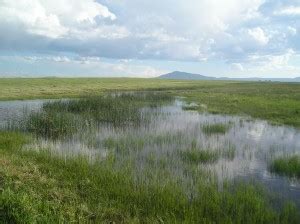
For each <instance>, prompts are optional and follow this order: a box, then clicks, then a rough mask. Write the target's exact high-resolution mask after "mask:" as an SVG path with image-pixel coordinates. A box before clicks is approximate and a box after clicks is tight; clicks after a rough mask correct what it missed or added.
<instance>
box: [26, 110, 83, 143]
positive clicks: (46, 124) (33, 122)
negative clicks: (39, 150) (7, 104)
mask: <svg viewBox="0 0 300 224" xmlns="http://www.w3.org/2000/svg"><path fill="white" fill-rule="evenodd" d="M80 123H81V121H80V119H78V118H77V119H76V117H75V116H74V115H73V114H70V113H61V112H60V113H55V112H53V111H51V112H38V113H33V114H31V115H30V116H29V118H28V120H27V122H26V126H25V130H26V131H29V132H32V133H35V134H36V135H38V136H42V137H45V138H51V139H57V138H59V137H66V136H71V135H72V134H74V133H76V132H77V131H78V129H79V126H80Z"/></svg>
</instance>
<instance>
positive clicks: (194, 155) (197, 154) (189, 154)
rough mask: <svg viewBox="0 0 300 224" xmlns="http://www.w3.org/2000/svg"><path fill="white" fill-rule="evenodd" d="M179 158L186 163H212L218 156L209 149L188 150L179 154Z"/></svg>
mask: <svg viewBox="0 0 300 224" xmlns="http://www.w3.org/2000/svg"><path fill="white" fill-rule="evenodd" d="M180 156H181V158H182V159H183V160H184V161H186V162H187V163H191V164H199V163H213V162H216V161H217V160H218V159H219V154H218V152H216V151H213V150H210V149H195V148H194V149H189V150H186V151H182V152H180Z"/></svg>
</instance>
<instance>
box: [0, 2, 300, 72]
mask: <svg viewBox="0 0 300 224" xmlns="http://www.w3.org/2000/svg"><path fill="white" fill-rule="evenodd" d="M299 53H300V0H223V1H220V0H163V1H161V0H151V1H150V0H97V1H94V0H0V76H7V77H14V76H49V75H55V76H112V77H116V76H118V77H119V76H131V77H155V76H158V75H160V74H164V73H167V72H170V71H174V70H180V71H186V72H193V73H199V74H203V75H210V76H216V77H222V76H228V77H254V76H255V77H297V76H300V54H299Z"/></svg>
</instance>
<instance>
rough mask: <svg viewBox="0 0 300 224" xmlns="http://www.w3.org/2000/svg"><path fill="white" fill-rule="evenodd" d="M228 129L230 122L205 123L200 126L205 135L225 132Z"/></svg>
mask: <svg viewBox="0 0 300 224" xmlns="http://www.w3.org/2000/svg"><path fill="white" fill-rule="evenodd" d="M229 129H230V124H222V123H218V124H205V125H203V126H202V131H203V132H204V133H205V134H206V135H214V134H225V133H226V132H227V131H228V130H229Z"/></svg>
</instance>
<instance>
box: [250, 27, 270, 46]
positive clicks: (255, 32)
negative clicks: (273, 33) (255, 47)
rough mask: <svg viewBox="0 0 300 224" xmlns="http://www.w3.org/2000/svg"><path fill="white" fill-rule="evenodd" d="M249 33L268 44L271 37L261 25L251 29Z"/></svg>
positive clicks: (255, 38)
mask: <svg viewBox="0 0 300 224" xmlns="http://www.w3.org/2000/svg"><path fill="white" fill-rule="evenodd" d="M248 34H249V35H250V36H251V37H252V38H253V39H254V40H255V41H257V42H258V43H259V44H261V45H266V44H268V42H269V37H268V36H267V35H266V34H265V32H264V31H263V29H262V28H260V27H256V28H253V29H249V30H248Z"/></svg>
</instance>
